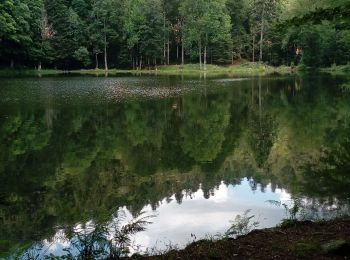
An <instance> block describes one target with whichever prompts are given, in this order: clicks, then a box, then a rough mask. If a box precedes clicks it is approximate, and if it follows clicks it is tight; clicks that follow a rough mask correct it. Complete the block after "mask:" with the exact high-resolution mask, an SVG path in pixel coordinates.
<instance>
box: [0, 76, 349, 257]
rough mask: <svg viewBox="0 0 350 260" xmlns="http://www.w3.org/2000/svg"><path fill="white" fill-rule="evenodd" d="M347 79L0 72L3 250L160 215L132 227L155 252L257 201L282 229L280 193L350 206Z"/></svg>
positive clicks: (44, 244) (56, 242) (264, 223)
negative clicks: (142, 227)
mask: <svg viewBox="0 0 350 260" xmlns="http://www.w3.org/2000/svg"><path fill="white" fill-rule="evenodd" d="M349 81H350V80H349V79H348V78H345V77H332V76H324V75H323V76H308V77H306V76H305V77H300V76H292V77H283V78H282V77H272V76H270V77H260V78H228V77H216V78H206V79H204V78H199V77H198V78H196V77H193V78H189V77H175V76H174V77H159V76H158V77H156V76H148V77H132V76H130V77H129V76H123V77H109V78H104V77H100V78H98V77H52V78H49V77H48V78H20V79H1V81H0V141H1V142H0V252H1V254H0V257H6V256H9V255H14V254H15V253H17V254H23V252H27V253H28V252H34V251H35V252H36V253H35V254H38V257H39V258H43V257H44V255H49V254H51V253H53V254H55V255H62V254H64V249H65V248H67V247H68V248H69V247H71V242H70V241H72V240H70V239H74V236H73V235H72V234H73V231H74V230H77V229H80V230H85V229H88V227H89V225H92V224H91V223H101V224H105V225H112V224H113V223H115V222H117V221H120V216H121V215H123V216H124V217H123V221H125V222H126V221H128V220H131V219H133V218H135V217H137V216H139V215H140V214H141V213H142V214H143V216H145V215H146V216H147V215H154V216H153V218H152V219H151V222H152V223H151V224H149V225H148V226H147V230H146V231H144V232H140V233H138V234H136V235H135V236H134V237H133V245H134V246H135V247H137V249H132V250H138V251H145V250H146V249H147V248H154V249H157V250H162V249H165V248H166V247H167V246H169V244H172V245H178V246H180V247H183V246H184V245H186V244H187V243H188V242H191V241H193V240H196V239H197V240H198V239H201V238H204V237H206V236H213V235H215V234H217V233H223V232H225V230H227V229H228V228H229V226H230V220H233V219H234V218H235V217H236V216H237V215H238V214H240V215H242V214H243V213H244V212H245V211H246V210H249V209H250V210H251V211H250V214H251V215H255V216H256V220H258V221H259V223H260V226H259V227H260V228H264V227H271V226H275V225H276V224H278V223H279V222H280V221H281V219H283V218H285V217H286V215H285V214H286V213H285V211H284V210H283V208H282V207H276V206H274V205H272V204H271V203H268V202H267V201H268V200H275V201H282V202H285V203H287V204H288V203H292V201H293V199H295V198H296V197H298V198H300V199H301V200H302V204H303V216H307V217H314V218H315V217H318V218H322V217H326V218H328V217H334V216H336V215H337V214H344V213H348V212H349V203H350V195H349V185H350V175H349V170H350V92H349V91H347V89H348V86H349ZM73 251H74V250H73ZM30 254H32V253H30ZM30 254H27V256H28V255H30ZM22 257H23V258H25V257H24V256H22Z"/></svg>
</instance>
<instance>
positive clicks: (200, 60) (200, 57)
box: [198, 40, 202, 70]
mask: <svg viewBox="0 0 350 260" xmlns="http://www.w3.org/2000/svg"><path fill="white" fill-rule="evenodd" d="M198 45H199V48H198V54H199V69H200V70H201V69H202V41H201V40H199V43H198Z"/></svg>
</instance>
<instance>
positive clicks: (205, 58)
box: [203, 33, 208, 70]
mask: <svg viewBox="0 0 350 260" xmlns="http://www.w3.org/2000/svg"><path fill="white" fill-rule="evenodd" d="M207 44H208V34H207V33H206V34H205V44H204V59H203V62H204V70H207Z"/></svg>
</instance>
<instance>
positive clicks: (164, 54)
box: [163, 9, 166, 64]
mask: <svg viewBox="0 0 350 260" xmlns="http://www.w3.org/2000/svg"><path fill="white" fill-rule="evenodd" d="M163 12H164V14H163V62H164V64H165V63H166V43H165V9H164V10H163Z"/></svg>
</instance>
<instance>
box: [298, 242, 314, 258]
mask: <svg viewBox="0 0 350 260" xmlns="http://www.w3.org/2000/svg"><path fill="white" fill-rule="evenodd" d="M320 249H321V246H320V245H319V244H318V243H316V242H313V241H307V242H299V243H296V245H295V247H294V252H295V254H296V255H297V256H300V257H304V256H308V255H310V254H314V253H317V252H319V251H320Z"/></svg>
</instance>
